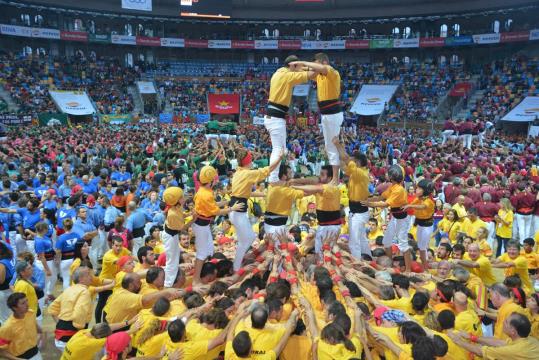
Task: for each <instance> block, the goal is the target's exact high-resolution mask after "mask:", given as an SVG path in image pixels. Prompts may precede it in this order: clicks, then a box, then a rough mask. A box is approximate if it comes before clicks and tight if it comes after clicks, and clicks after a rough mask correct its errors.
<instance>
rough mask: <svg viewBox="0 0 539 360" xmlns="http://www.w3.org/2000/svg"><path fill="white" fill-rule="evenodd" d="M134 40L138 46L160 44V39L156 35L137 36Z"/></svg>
mask: <svg viewBox="0 0 539 360" xmlns="http://www.w3.org/2000/svg"><path fill="white" fill-rule="evenodd" d="M136 42H137V45H140V46H161V39H160V38H158V37H149V36H137V40H136Z"/></svg>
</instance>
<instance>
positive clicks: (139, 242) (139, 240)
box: [131, 237, 144, 256]
mask: <svg viewBox="0 0 539 360" xmlns="http://www.w3.org/2000/svg"><path fill="white" fill-rule="evenodd" d="M143 246H144V238H143V237H136V238H133V251H132V252H131V253H132V254H133V255H134V256H137V252H138V249H140V248H141V247H143Z"/></svg>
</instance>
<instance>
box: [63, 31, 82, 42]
mask: <svg viewBox="0 0 539 360" xmlns="http://www.w3.org/2000/svg"><path fill="white" fill-rule="evenodd" d="M60 39H62V40H66V41H80V42H88V33H87V32H85V31H60Z"/></svg>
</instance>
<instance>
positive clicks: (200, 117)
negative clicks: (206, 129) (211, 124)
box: [196, 114, 210, 124]
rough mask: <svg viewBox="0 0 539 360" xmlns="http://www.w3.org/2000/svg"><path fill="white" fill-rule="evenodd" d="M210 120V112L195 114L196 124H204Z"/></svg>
mask: <svg viewBox="0 0 539 360" xmlns="http://www.w3.org/2000/svg"><path fill="white" fill-rule="evenodd" d="M208 121H210V114H196V122H197V124H205V123H207V122H208Z"/></svg>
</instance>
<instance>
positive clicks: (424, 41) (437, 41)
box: [419, 37, 445, 47]
mask: <svg viewBox="0 0 539 360" xmlns="http://www.w3.org/2000/svg"><path fill="white" fill-rule="evenodd" d="M442 46H445V38H443V37H429V38H420V39H419V47H442Z"/></svg>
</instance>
